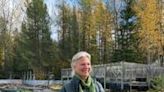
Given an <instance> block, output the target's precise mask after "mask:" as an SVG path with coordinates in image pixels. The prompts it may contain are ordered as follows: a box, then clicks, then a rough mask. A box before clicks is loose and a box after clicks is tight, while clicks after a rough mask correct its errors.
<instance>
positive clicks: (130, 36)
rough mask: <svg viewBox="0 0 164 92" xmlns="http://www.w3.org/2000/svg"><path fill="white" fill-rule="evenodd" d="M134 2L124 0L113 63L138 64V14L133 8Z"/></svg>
mask: <svg viewBox="0 0 164 92" xmlns="http://www.w3.org/2000/svg"><path fill="white" fill-rule="evenodd" d="M133 4H134V0H124V5H125V6H124V7H123V9H122V10H121V12H120V23H119V29H118V30H117V31H118V32H117V33H118V34H117V35H116V41H117V45H118V46H117V48H116V49H115V51H114V54H113V61H127V62H137V61H138V57H137V52H136V48H135V44H136V38H135V37H136V36H135V33H136V32H135V30H134V29H135V26H136V14H135V11H134V10H133V8H132V6H133Z"/></svg>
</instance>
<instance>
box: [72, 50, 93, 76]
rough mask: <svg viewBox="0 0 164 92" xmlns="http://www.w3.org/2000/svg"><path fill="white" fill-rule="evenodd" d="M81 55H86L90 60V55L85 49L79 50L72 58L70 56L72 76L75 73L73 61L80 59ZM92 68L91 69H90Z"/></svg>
mask: <svg viewBox="0 0 164 92" xmlns="http://www.w3.org/2000/svg"><path fill="white" fill-rule="evenodd" d="M82 57H87V58H88V59H89V60H90V61H91V55H90V54H89V53H87V52H86V51H80V52H78V53H76V54H75V55H74V56H73V58H72V62H71V68H72V76H74V75H75V71H74V65H75V63H76V62H77V61H78V60H79V59H81V58H82ZM91 70H92V69H91Z"/></svg>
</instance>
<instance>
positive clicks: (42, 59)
mask: <svg viewBox="0 0 164 92" xmlns="http://www.w3.org/2000/svg"><path fill="white" fill-rule="evenodd" d="M49 1H51V0H49ZM45 2H46V0H45V1H44V0H0V78H1V79H2V78H3V79H7V78H13V79H17V78H23V74H24V73H26V72H28V71H32V73H33V74H35V78H36V79H47V78H48V75H49V74H53V75H54V78H55V79H60V75H61V74H60V71H61V69H63V68H69V67H70V62H71V59H72V56H73V55H74V54H75V53H76V52H78V51H87V52H89V53H90V54H91V56H92V64H93V65H97V64H107V63H112V62H120V61H126V62H135V63H142V64H151V63H154V62H156V61H159V62H160V64H161V66H163V63H164V2H163V1H162V0H52V2H55V3H51V2H50V3H49V4H47V3H45ZM50 4H51V5H50ZM52 34H55V39H53V38H52Z"/></svg>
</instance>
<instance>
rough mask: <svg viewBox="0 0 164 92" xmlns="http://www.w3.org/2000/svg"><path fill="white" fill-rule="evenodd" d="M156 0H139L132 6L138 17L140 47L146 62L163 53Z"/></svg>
mask: <svg viewBox="0 0 164 92" xmlns="http://www.w3.org/2000/svg"><path fill="white" fill-rule="evenodd" d="M158 6H159V4H158V0H139V1H137V4H136V6H135V7H134V9H135V11H136V12H137V16H138V19H139V25H140V29H139V30H138V31H139V33H138V34H139V38H140V44H139V47H140V49H141V50H142V51H143V52H144V55H145V57H147V63H151V62H154V61H155V60H156V59H157V58H158V56H159V55H160V54H161V53H163V50H162V48H163V47H162V45H161V43H163V33H161V31H160V30H159V29H160V12H159V10H160V9H159V7H158Z"/></svg>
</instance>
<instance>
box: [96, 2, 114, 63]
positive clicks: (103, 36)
mask: <svg viewBox="0 0 164 92" xmlns="http://www.w3.org/2000/svg"><path fill="white" fill-rule="evenodd" d="M94 15H95V16H94V18H95V19H94V20H95V22H96V24H95V27H96V32H97V36H98V48H99V53H101V54H100V55H99V60H100V61H102V62H101V63H109V62H108V61H109V55H110V49H111V43H112V24H111V19H112V15H111V13H110V12H109V11H108V9H107V7H106V6H105V4H104V3H103V2H102V1H101V0H97V2H96V8H95V11H94Z"/></svg>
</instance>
